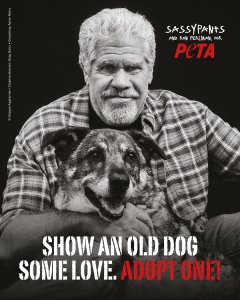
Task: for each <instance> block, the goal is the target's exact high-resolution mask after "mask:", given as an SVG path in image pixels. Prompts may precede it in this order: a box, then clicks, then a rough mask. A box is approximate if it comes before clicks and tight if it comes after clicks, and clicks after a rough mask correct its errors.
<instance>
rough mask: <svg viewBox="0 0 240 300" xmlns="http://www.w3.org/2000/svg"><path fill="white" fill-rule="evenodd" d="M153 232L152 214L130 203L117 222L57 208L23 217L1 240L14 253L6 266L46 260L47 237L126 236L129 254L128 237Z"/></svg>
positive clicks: (9, 255)
mask: <svg viewBox="0 0 240 300" xmlns="http://www.w3.org/2000/svg"><path fill="white" fill-rule="evenodd" d="M153 233H154V232H153V225H152V222H151V219H150V218H149V216H148V214H147V213H146V212H144V211H142V210H141V209H138V208H137V207H135V206H134V205H132V204H130V203H129V204H128V205H127V207H126V209H125V211H124V215H123V217H122V218H121V219H119V220H117V221H113V222H107V221H105V220H104V219H102V218H101V217H100V216H99V215H98V214H97V213H93V214H80V213H75V212H66V211H64V212H58V211H56V210H53V209H52V210H47V211H45V212H42V213H39V214H20V215H18V216H16V217H15V218H14V219H13V220H12V221H11V222H10V223H9V225H8V226H7V227H6V228H5V230H4V231H3V233H2V237H1V240H2V242H3V243H4V244H5V245H6V246H7V248H8V251H10V253H8V255H7V257H6V259H9V260H10V261H9V262H7V261H6V262H5V263H6V264H7V265H11V264H12V263H14V262H16V261H18V260H20V259H24V258H25V259H34V258H35V259H40V258H41V257H43V255H42V238H43V237H44V236H46V235H51V236H54V235H56V236H57V235H62V236H68V235H87V236H95V238H96V239H97V240H98V239H99V238H100V237H101V236H107V237H111V236H122V237H123V251H124V252H125V254H126V252H127V251H126V238H127V237H129V236H131V235H134V236H140V235H143V236H145V237H147V236H150V235H152V234H153ZM124 239H125V240H124ZM145 246H146V244H145Z"/></svg>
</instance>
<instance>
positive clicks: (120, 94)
mask: <svg viewBox="0 0 240 300" xmlns="http://www.w3.org/2000/svg"><path fill="white" fill-rule="evenodd" d="M101 97H102V98H103V99H107V98H111V97H116V98H133V99H135V98H139V93H138V92H136V91H134V90H126V91H125V90H123V91H118V90H115V89H108V90H106V91H103V92H102V95H101Z"/></svg>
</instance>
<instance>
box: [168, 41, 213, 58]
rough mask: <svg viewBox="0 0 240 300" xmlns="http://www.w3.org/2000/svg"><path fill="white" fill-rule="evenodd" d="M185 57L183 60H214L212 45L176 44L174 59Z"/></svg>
mask: <svg viewBox="0 0 240 300" xmlns="http://www.w3.org/2000/svg"><path fill="white" fill-rule="evenodd" d="M180 56H185V58H188V59H191V58H194V57H195V58H214V43H209V44H207V43H192V44H189V45H187V44H185V43H178V44H177V48H176V51H175V55H174V58H179V57H180Z"/></svg>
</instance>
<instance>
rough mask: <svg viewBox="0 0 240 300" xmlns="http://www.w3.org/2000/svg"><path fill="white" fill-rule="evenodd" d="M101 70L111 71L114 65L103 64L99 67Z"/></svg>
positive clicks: (113, 69)
mask: <svg viewBox="0 0 240 300" xmlns="http://www.w3.org/2000/svg"><path fill="white" fill-rule="evenodd" d="M101 70H102V71H103V72H108V73H113V72H114V71H115V67H114V66H113V65H105V66H102V67H101Z"/></svg>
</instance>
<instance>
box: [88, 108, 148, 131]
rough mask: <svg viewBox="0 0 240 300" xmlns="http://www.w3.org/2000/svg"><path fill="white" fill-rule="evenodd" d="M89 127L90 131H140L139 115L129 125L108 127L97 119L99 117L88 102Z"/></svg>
mask: <svg viewBox="0 0 240 300" xmlns="http://www.w3.org/2000/svg"><path fill="white" fill-rule="evenodd" d="M89 127H90V129H101V128H111V129H116V130H129V129H137V130H142V122H141V115H140V116H139V117H138V118H137V120H136V121H134V122H133V123H132V124H130V125H127V126H123V127H117V126H116V127H115V126H110V125H108V124H106V123H104V122H103V121H102V120H101V119H100V118H99V116H98V115H97V114H96V113H95V111H94V110H93V108H92V105H91V103H90V102H89Z"/></svg>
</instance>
